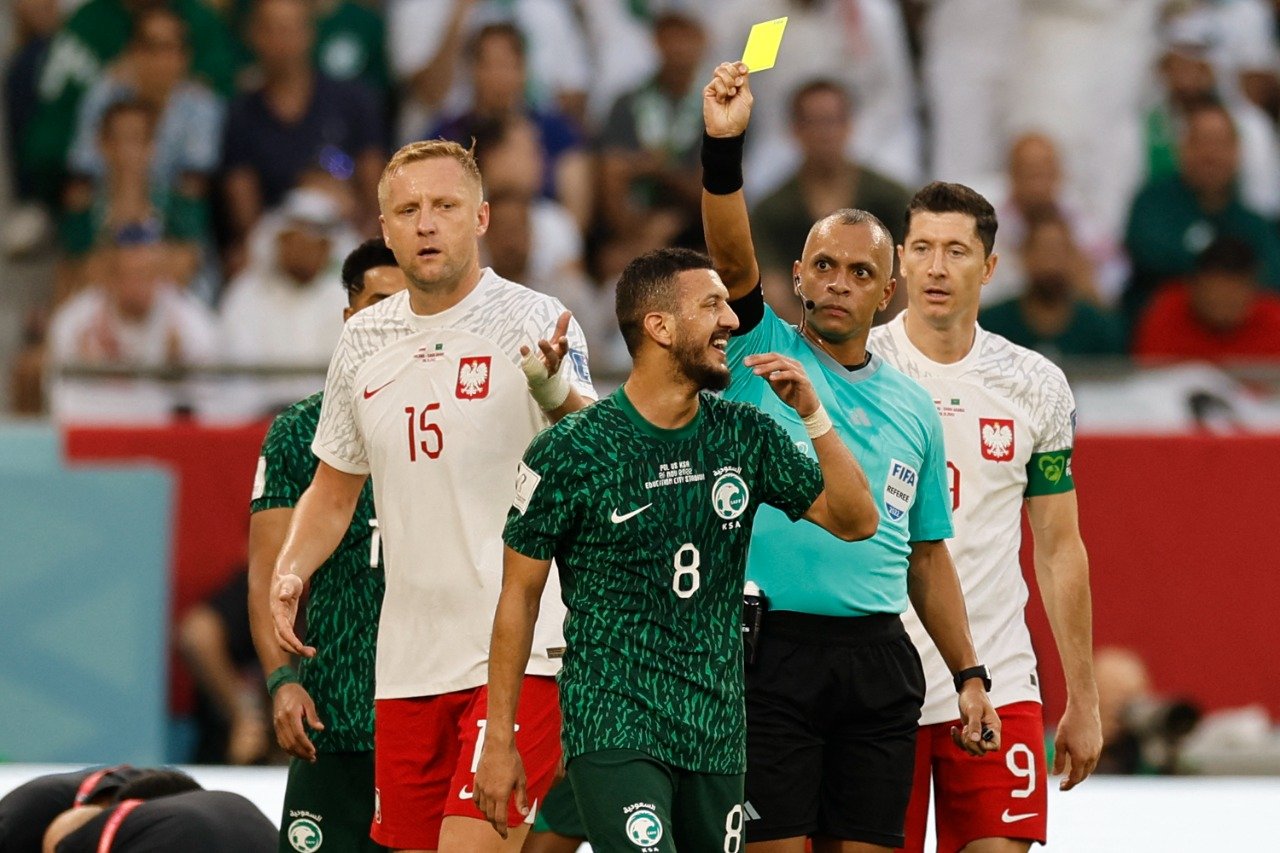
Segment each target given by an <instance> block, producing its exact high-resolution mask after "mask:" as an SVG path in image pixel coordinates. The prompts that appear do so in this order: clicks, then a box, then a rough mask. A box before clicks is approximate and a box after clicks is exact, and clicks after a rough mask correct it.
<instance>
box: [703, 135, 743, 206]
mask: <svg viewBox="0 0 1280 853" xmlns="http://www.w3.org/2000/svg"><path fill="white" fill-rule="evenodd" d="M746 138H747V135H746V134H745V133H743V134H739V135H738V136H729V137H716V136H711V135H710V134H708V133H707V132H706V131H703V133H702V188H703V189H705V190H706V191H707V192H709V193H711V194H712V195H729V194H730V193H735V192H737V191H738V190H740V189H742V143H743V141H744V140H745V139H746Z"/></svg>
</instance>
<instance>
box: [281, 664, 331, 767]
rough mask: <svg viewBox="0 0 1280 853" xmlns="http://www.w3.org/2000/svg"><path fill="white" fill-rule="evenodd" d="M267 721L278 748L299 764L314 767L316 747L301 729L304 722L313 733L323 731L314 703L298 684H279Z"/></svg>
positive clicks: (322, 724)
mask: <svg viewBox="0 0 1280 853" xmlns="http://www.w3.org/2000/svg"><path fill="white" fill-rule="evenodd" d="M271 706H272V707H271V720H272V722H273V723H275V727H276V740H277V741H278V742H279V744H280V748H281V749H283V750H284V751H285V752H287V753H289V754H290V755H293V756H296V757H298V758H301V759H302V760H303V761H310V762H311V763H313V764H314V763H315V760H316V745H315V744H314V743H312V742H311V738H309V737H307V733H306V731H305V730H304V729H303V728H302V724H303V723H304V722H305V723H306V724H307V725H308V726H310V727H311V729H312V730H314V731H324V723H322V722H320V715H319V714H317V713H316V703H315V702H314V701H312V699H311V694H310V693H308V692H307V691H306V688H304V687H303V686H302V685H301V684H281V685H280V687H279V688H277V689H276V695H275V698H274V699H272V700H271Z"/></svg>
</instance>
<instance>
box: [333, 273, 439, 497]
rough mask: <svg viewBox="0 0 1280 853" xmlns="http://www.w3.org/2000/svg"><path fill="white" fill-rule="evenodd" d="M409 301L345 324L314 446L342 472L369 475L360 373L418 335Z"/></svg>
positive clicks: (388, 303) (396, 299)
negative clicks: (359, 413)
mask: <svg viewBox="0 0 1280 853" xmlns="http://www.w3.org/2000/svg"><path fill="white" fill-rule="evenodd" d="M408 301H409V295H408V293H407V292H402V293H399V294H397V295H395V296H392V297H390V298H388V299H384V300H382V302H380V303H378V304H377V305H374V306H372V307H370V308H367V309H365V310H364V311H361V312H360V313H358V314H356V315H354V316H353V317H352V318H351V319H350V320H348V321H347V323H346V325H345V326H344V327H343V329H342V337H341V338H340V339H339V340H338V346H337V348H336V349H335V350H334V353H333V358H331V359H330V360H329V373H328V376H327V377H326V378H325V384H324V402H323V403H322V405H321V407H320V421H319V423H318V424H317V425H316V437H315V439H314V440H313V441H312V443H311V450H312V452H314V453H315V454H316V456H318V457H319V458H320V459H321V460H323V461H324V462H326V463H328V464H329V465H331V466H333V467H334V468H337V469H338V470H339V471H344V472H346V473H348V474H368V473H369V452H368V448H367V447H366V446H365V441H364V436H363V435H361V433H360V428H359V425H358V423H357V421H356V412H355V400H356V393H357V390H358V389H357V388H356V387H355V379H356V373H357V372H358V371H359V370H360V368H361V367H362V366H363V365H364V363H365V362H366V361H368V360H369V359H370V358H371V357H372V356H374V355H375V354H377V352H378V351H379V350H381V349H382V348H383V347H386V346H387V345H389V344H392V343H394V342H395V341H397V340H399V339H400V338H404V337H407V336H409V335H411V334H413V332H414V328H413V327H412V326H411V325H409V324H408V323H407V322H405V320H404V318H403V312H404V311H405V309H406V307H407V305H408Z"/></svg>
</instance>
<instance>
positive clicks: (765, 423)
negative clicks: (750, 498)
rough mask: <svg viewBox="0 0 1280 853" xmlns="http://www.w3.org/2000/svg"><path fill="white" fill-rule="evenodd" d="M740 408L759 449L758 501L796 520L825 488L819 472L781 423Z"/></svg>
mask: <svg viewBox="0 0 1280 853" xmlns="http://www.w3.org/2000/svg"><path fill="white" fill-rule="evenodd" d="M744 409H746V410H747V411H749V412H750V415H749V419H750V420H751V421H752V422H753V424H752V426H751V429H752V430H753V431H754V432H755V434H756V436H757V442H758V444H759V447H760V452H759V454H758V456H757V458H758V459H759V460H760V467H759V471H758V476H757V480H756V483H757V486H756V489H757V493H758V494H759V495H760V502H761V503H767V504H769V505H770V506H775V507H777V508H778V509H780V510H782V511H783V512H785V513H786V514H787V517H788V518H790V519H791V520H792V521H798V520H799V519H800V518H801V516H803V515H804V514H805V513H806V512H808V511H809V507H811V506H813V502H814V501H816V500H817V499H818V495H820V494H822V490H823V488H825V486H824V484H823V482H822V469H821V468H820V467H818V463H817V462H816V461H815V460H813V459H811V458H810V457H808V456H806V455H805V454H804V453H803V452H802V451H801V450H800V448H798V447H796V443H795V441H793V440H792V439H791V436H789V435H788V434H787V431H786V430H785V429H783V428H782V425H781V424H779V423H778V422H777V421H775V420H774V419H773V418H771V417H769V416H768V415H767V414H765V413H764V412H762V411H760V410H759V409H756V408H755V407H744Z"/></svg>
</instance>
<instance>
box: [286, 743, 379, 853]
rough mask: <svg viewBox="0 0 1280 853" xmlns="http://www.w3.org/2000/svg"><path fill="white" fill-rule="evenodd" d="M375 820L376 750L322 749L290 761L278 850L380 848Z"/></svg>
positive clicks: (375, 851)
mask: <svg viewBox="0 0 1280 853" xmlns="http://www.w3.org/2000/svg"><path fill="white" fill-rule="evenodd" d="M372 825H373V753H372V752H330V753H324V752H322V753H319V754H318V755H317V756H316V763H315V764H312V763H310V762H308V761H303V760H302V759H299V758H295V759H293V761H291V762H290V763H289V781H288V783H287V784H286V785H285V789H284V815H283V816H282V818H281V820H280V853H310V851H313V850H351V851H355V853H382V851H385V850H386V848H385V847H383V846H382V845H380V844H374V843H373V840H372V839H370V838H369V828H370V827H371V826H372Z"/></svg>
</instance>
